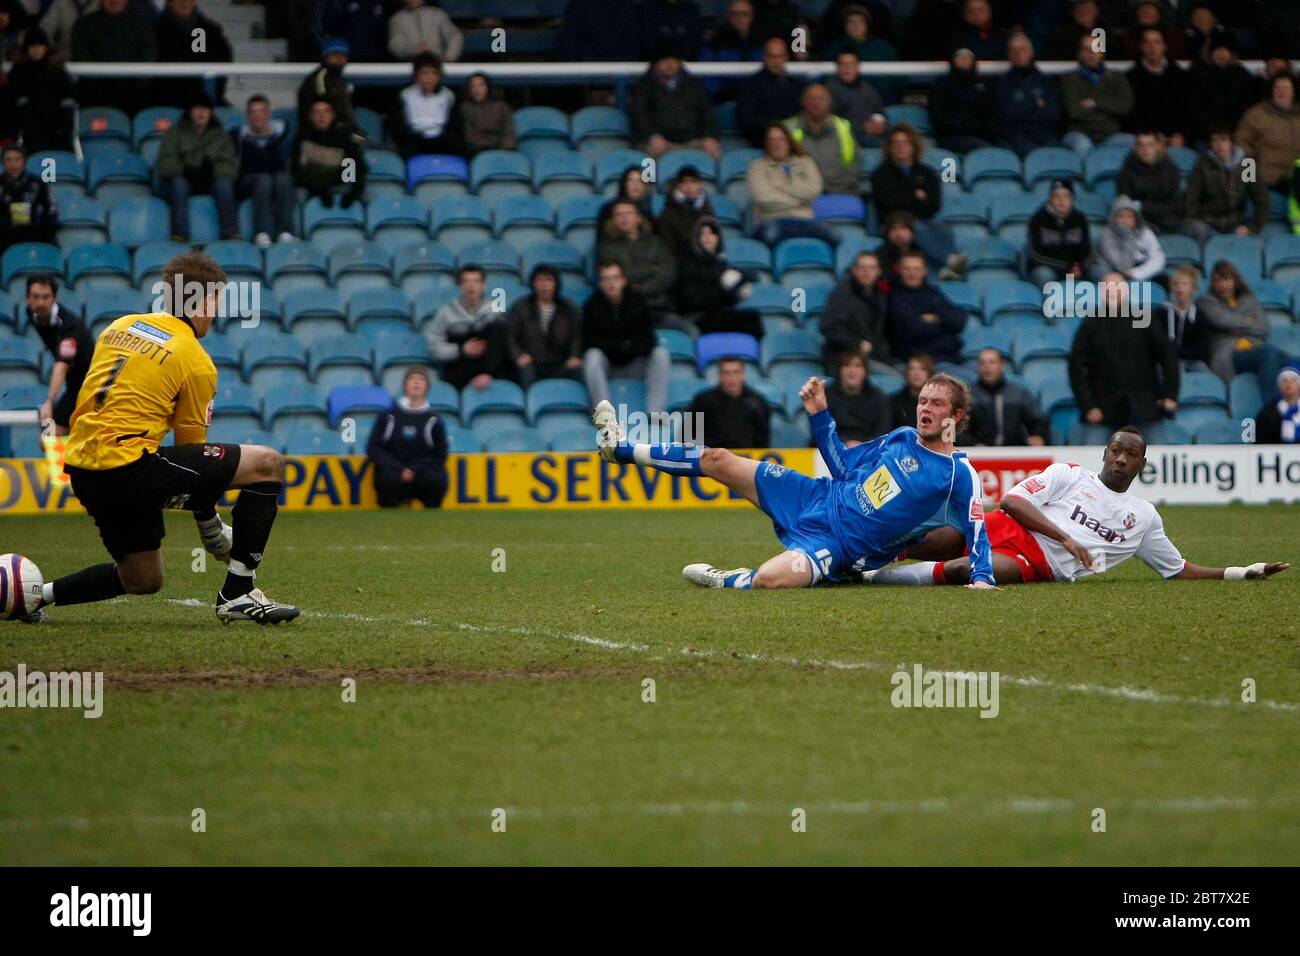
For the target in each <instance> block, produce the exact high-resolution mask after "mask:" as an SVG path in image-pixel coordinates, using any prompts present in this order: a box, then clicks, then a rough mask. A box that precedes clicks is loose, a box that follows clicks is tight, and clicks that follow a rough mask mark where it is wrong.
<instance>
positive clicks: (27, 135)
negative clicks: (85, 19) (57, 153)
mask: <svg viewBox="0 0 1300 956" xmlns="http://www.w3.org/2000/svg"><path fill="white" fill-rule="evenodd" d="M23 51H24V55H23V59H22V61H21V62H19V63H16V64H14V67H13V69H11V70H10V71H9V76H8V79H7V81H6V82H5V85H4V91H3V94H2V95H3V98H4V115H5V116H6V117H8V125H10V126H11V129H10V130H9V133H10V135H11V136H13V137H14V138H17V137H18V136H21V137H22V142H23V146H24V148H25V149H26V150H27V151H28V152H29V153H39V152H41V151H43V150H47V149H59V150H70V149H72V127H73V122H72V114H73V110H75V109H76V106H77V102H76V100H75V99H74V97H73V88H72V77H70V76H69V75H68V71H67V70H66V69H64V68H63V67H62V66H59V65H57V64H55V63H53V62H51V60H50V38H49V37H48V36H46V34H45V31H44V30H42V29H41V28H40V27H31V28H30V29H28V31H27V32H26V33H25V34H24V35H23Z"/></svg>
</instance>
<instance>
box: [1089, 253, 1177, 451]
mask: <svg viewBox="0 0 1300 956" xmlns="http://www.w3.org/2000/svg"><path fill="white" fill-rule="evenodd" d="M1127 296H1128V283H1127V280H1126V279H1125V278H1124V276H1123V275H1121V274H1120V273H1118V272H1111V273H1107V274H1106V276H1104V277H1103V278H1102V281H1101V284H1100V286H1099V290H1098V296H1097V298H1098V304H1097V311H1096V313H1095V314H1093V315H1090V316H1089V317H1088V318H1086V319H1084V321H1083V324H1082V325H1081V326H1079V331H1078V333H1076V335H1075V336H1074V344H1073V345H1072V346H1071V348H1070V387H1071V388H1072V389H1073V390H1074V398H1075V401H1076V402H1078V405H1079V417H1080V419H1081V420H1082V421H1084V422H1086V423H1087V424H1089V425H1105V426H1106V427H1107V428H1122V427H1123V426H1124V425H1132V424H1141V423H1143V422H1153V421H1158V420H1160V419H1162V418H1166V417H1168V416H1171V415H1173V413H1174V412H1175V411H1177V409H1178V388H1179V384H1180V381H1181V376H1182V367H1181V365H1180V364H1179V361H1178V349H1177V346H1175V345H1174V343H1173V341H1172V340H1171V339H1170V338H1169V334H1168V332H1167V331H1166V329H1165V325H1164V323H1163V322H1158V321H1152V317H1151V316H1150V315H1147V316H1146V317H1145V321H1144V320H1143V317H1141V316H1130V315H1129V314H1128V313H1129V308H1128V301H1127Z"/></svg>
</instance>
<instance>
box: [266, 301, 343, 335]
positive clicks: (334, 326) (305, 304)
mask: <svg viewBox="0 0 1300 956" xmlns="http://www.w3.org/2000/svg"><path fill="white" fill-rule="evenodd" d="M280 307H281V309H282V313H283V319H284V327H285V329H286V330H287V331H288V332H291V333H292V334H293V335H294V336H295V337H297V338H298V339H299V340H300V341H302V342H307V343H310V342H313V341H315V340H316V339H319V338H322V337H324V336H331V335H341V334H343V333H345V332H347V331H348V315H347V309H346V308H345V307H344V304H343V296H342V294H341V293H340V292H339V290H337V289H328V288H327V289H295V290H294V291H293V292H290V293H289V294H288V295H286V296H284V297H283V298H282V299H281V300H280Z"/></svg>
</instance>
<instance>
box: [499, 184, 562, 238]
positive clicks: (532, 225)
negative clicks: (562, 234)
mask: <svg viewBox="0 0 1300 956" xmlns="http://www.w3.org/2000/svg"><path fill="white" fill-rule="evenodd" d="M492 225H493V233H494V236H495V238H497V239H504V240H505V241H506V242H509V243H510V244H511V245H513V246H515V248H517V249H527V248H528V247H529V246H530V245H532V244H533V243H537V242H549V241H551V240H553V239H554V238H555V210H554V209H552V208H551V204H550V203H548V202H547V201H546V200H545V199H543V198H542V197H541V196H513V197H511V198H509V199H507V200H505V201H503V202H499V203H497V205H496V207H495V208H494V209H493V210H492Z"/></svg>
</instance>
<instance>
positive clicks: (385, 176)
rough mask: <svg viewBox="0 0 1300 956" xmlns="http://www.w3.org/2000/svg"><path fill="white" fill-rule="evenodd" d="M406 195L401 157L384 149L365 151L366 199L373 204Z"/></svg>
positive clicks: (404, 167) (404, 165) (404, 171)
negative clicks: (379, 200) (380, 200)
mask: <svg viewBox="0 0 1300 956" xmlns="http://www.w3.org/2000/svg"><path fill="white" fill-rule="evenodd" d="M406 194H407V193H406V164H405V163H404V162H402V157H401V156H398V155H397V154H396V153H393V152H389V151H388V150H384V149H372V150H367V151H366V198H368V199H369V200H370V201H371V202H373V201H374V200H376V199H387V198H389V197H392V196H405V195H406Z"/></svg>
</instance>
